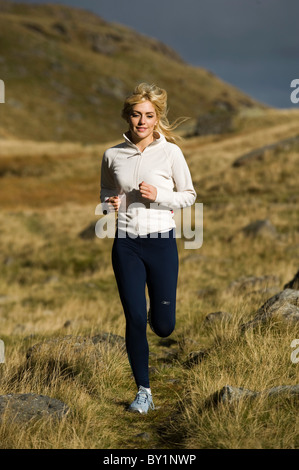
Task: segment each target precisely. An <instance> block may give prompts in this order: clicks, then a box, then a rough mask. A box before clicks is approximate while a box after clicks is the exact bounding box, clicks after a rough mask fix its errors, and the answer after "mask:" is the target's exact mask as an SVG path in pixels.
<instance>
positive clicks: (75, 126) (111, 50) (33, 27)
mask: <svg viewBox="0 0 299 470" xmlns="http://www.w3.org/2000/svg"><path fill="white" fill-rule="evenodd" d="M0 31H1V33H0V39H1V40H0V78H1V79H2V80H4V82H5V86H6V103H5V105H2V108H1V122H0V138H2V139H3V138H13V137H15V138H21V139H32V140H39V141H52V140H54V141H76V142H84V143H100V142H103V141H105V142H106V141H109V140H114V139H117V138H119V135H120V133H122V132H123V131H124V130H125V127H126V126H125V123H124V122H123V121H122V119H121V118H120V117H119V116H120V109H121V106H122V102H123V99H124V97H125V96H126V95H127V94H128V93H130V92H131V91H132V89H133V88H134V86H135V85H136V83H138V82H141V81H146V82H150V83H152V82H154V83H157V84H158V85H159V86H161V87H165V88H166V89H167V90H168V92H169V107H170V112H169V118H170V120H172V119H175V118H176V117H178V116H182V115H183V116H189V117H190V118H192V119H197V118H198V116H200V115H202V114H205V113H207V112H210V111H214V112H215V111H216V112H217V110H220V111H221V110H223V109H225V110H229V111H239V110H242V109H247V108H255V107H257V108H260V109H261V108H266V106H263V105H262V104H260V103H257V102H255V101H254V100H253V99H251V98H250V97H249V96H247V95H246V94H244V93H242V92H241V91H239V90H238V89H236V88H235V87H233V86H231V85H229V84H227V83H225V82H223V81H221V80H220V79H219V78H217V77H216V76H215V75H214V74H213V73H211V72H209V71H208V70H205V69H203V68H199V67H193V66H191V65H188V64H186V63H184V61H183V60H182V59H181V58H180V57H179V56H178V54H177V53H176V52H175V51H173V50H172V49H171V48H170V47H168V46H167V45H165V44H163V43H161V42H159V41H157V40H156V39H153V38H150V37H146V36H144V35H141V34H139V33H137V32H135V31H133V30H132V29H130V28H128V27H125V26H122V25H120V24H113V23H108V22H106V21H104V20H103V19H102V18H100V17H98V16H96V15H95V14H93V13H91V12H89V11H86V10H83V9H76V8H70V7H66V6H62V5H54V4H53V5H52V4H46V5H34V4H22V3H13V2H8V1H5V0H0ZM4 107H5V108H4ZM4 109H5V112H4ZM118 117H119V118H118Z"/></svg>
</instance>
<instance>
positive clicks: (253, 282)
mask: <svg viewBox="0 0 299 470" xmlns="http://www.w3.org/2000/svg"><path fill="white" fill-rule="evenodd" d="M278 283H279V279H278V277H277V276H274V275H265V276H241V277H240V278H239V279H236V280H235V281H232V282H231V283H230V284H229V286H228V287H227V291H232V292H234V293H236V292H240V293H243V292H244V290H246V291H248V290H251V289H253V288H257V287H258V288H264V289H266V288H267V287H268V286H269V284H278Z"/></svg>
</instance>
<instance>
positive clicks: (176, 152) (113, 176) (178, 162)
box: [101, 133, 196, 236]
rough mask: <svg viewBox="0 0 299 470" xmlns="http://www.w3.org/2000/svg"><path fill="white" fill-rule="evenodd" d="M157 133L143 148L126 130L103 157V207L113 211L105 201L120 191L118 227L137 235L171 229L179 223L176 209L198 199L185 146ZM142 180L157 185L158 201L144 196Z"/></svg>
mask: <svg viewBox="0 0 299 470" xmlns="http://www.w3.org/2000/svg"><path fill="white" fill-rule="evenodd" d="M156 134H157V138H156V139H155V140H154V141H153V142H152V143H151V144H149V145H148V146H147V147H146V148H145V149H144V151H143V152H141V151H140V150H139V148H138V147H137V146H136V145H135V144H133V143H132V142H131V141H130V139H129V138H128V137H127V135H126V134H123V137H124V139H125V141H124V142H123V143H121V144H119V145H116V146H114V147H111V148H109V149H107V150H106V151H105V153H104V155H103V159H102V167H101V202H102V207H103V209H104V210H106V211H108V212H109V206H108V204H107V203H105V201H106V200H107V199H108V198H109V197H111V196H117V195H118V196H119V197H120V198H121V205H120V208H119V211H118V228H119V229H120V230H124V231H126V232H128V233H130V234H133V235H134V236H137V235H145V234H148V233H152V232H166V231H168V230H170V229H171V228H173V227H175V221H174V219H173V210H174V209H179V208H183V207H187V206H191V205H192V204H194V202H195V199H196V192H195V190H194V187H193V184H192V179H191V175H190V171H189V168H188V165H187V162H186V160H185V157H184V155H183V153H182V151H181V149H180V148H179V147H178V146H177V145H176V144H173V143H170V142H168V141H167V140H166V139H165V137H164V136H163V135H162V134H159V133H156ZM142 181H145V183H148V184H151V185H153V186H155V187H156V188H157V197H156V200H155V202H148V201H146V200H145V199H144V198H143V197H142V196H141V194H140V191H139V184H140V183H141V182H142ZM174 187H175V188H176V191H174Z"/></svg>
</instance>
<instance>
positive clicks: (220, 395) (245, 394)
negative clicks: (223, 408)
mask: <svg viewBox="0 0 299 470" xmlns="http://www.w3.org/2000/svg"><path fill="white" fill-rule="evenodd" d="M256 395H257V392H253V391H252V390H248V389H246V388H238V387H232V386H231V385H225V386H224V387H222V388H221V390H218V391H217V392H215V393H213V395H211V396H210V397H209V398H208V400H207V402H206V404H211V405H212V404H213V405H216V404H218V403H233V402H236V401H239V400H240V399H241V398H253V397H256Z"/></svg>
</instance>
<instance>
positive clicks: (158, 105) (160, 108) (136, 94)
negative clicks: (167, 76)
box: [121, 83, 189, 143]
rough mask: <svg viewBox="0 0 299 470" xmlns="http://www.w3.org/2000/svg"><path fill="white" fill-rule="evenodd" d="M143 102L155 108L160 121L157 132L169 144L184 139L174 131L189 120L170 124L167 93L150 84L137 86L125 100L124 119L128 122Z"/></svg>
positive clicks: (179, 119) (122, 113) (184, 119)
mask: <svg viewBox="0 0 299 470" xmlns="http://www.w3.org/2000/svg"><path fill="white" fill-rule="evenodd" d="M143 101H150V102H151V103H152V104H153V106H154V108H155V111H156V115H157V119H158V121H157V124H156V126H155V130H156V131H158V132H160V133H161V134H163V135H164V137H165V138H166V140H168V142H173V143H176V142H177V141H178V140H182V138H181V137H180V136H178V135H176V134H175V133H174V132H173V131H174V129H176V128H177V127H178V126H179V125H180V124H182V123H183V122H185V121H186V120H187V119H189V118H188V117H181V118H177V119H176V120H175V121H174V122H173V123H172V124H170V123H169V121H168V119H167V113H168V108H167V92H166V90H164V89H163V88H159V87H158V86H157V85H154V84H152V85H149V84H148V83H140V84H139V85H137V86H136V88H135V89H134V91H133V93H132V94H131V95H130V96H128V97H127V98H126V99H125V102H124V105H123V109H122V112H121V116H122V118H123V119H125V120H126V121H128V120H129V116H130V113H131V111H132V107H133V106H134V105H135V104H139V103H142V102H143Z"/></svg>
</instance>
